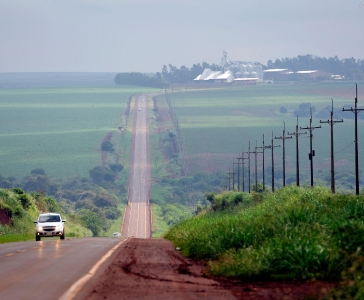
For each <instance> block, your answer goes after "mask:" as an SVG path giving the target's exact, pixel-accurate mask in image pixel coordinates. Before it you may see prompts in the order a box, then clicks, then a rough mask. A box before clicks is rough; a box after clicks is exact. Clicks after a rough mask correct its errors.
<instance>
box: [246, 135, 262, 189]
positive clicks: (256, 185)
mask: <svg viewBox="0 0 364 300" xmlns="http://www.w3.org/2000/svg"><path fill="white" fill-rule="evenodd" d="M257 148H258V147H257V140H255V148H254V151H250V141H249V152H248V153H249V158H250V154H251V153H253V154H254V167H255V191H256V192H257V191H258V162H257V154H258V153H261V152H258V151H257ZM249 193H250V160H249Z"/></svg>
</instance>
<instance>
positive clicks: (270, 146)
mask: <svg viewBox="0 0 364 300" xmlns="http://www.w3.org/2000/svg"><path fill="white" fill-rule="evenodd" d="M258 148H261V149H262V152H260V153H263V191H265V152H264V150H265V149H269V148H272V145H268V146H265V145H264V133H263V145H262V147H258Z"/></svg>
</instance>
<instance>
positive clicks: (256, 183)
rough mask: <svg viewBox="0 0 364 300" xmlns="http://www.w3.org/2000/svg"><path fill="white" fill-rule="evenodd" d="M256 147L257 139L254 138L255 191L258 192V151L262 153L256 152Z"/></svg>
mask: <svg viewBox="0 0 364 300" xmlns="http://www.w3.org/2000/svg"><path fill="white" fill-rule="evenodd" d="M258 148H261V147H258V146H257V140H255V150H254V156H255V191H256V192H258V159H257V156H258V153H263V152H258V150H257V149H258Z"/></svg>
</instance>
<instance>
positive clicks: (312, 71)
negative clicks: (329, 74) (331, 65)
mask: <svg viewBox="0 0 364 300" xmlns="http://www.w3.org/2000/svg"><path fill="white" fill-rule="evenodd" d="M316 72H318V70H307V71H297V72H296V73H297V74H311V73H316Z"/></svg>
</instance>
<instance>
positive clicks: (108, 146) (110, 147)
mask: <svg viewBox="0 0 364 300" xmlns="http://www.w3.org/2000/svg"><path fill="white" fill-rule="evenodd" d="M101 150H102V151H107V152H111V153H113V152H114V151H115V149H114V145H113V144H112V143H111V142H109V141H107V142H103V143H102V144H101Z"/></svg>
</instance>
